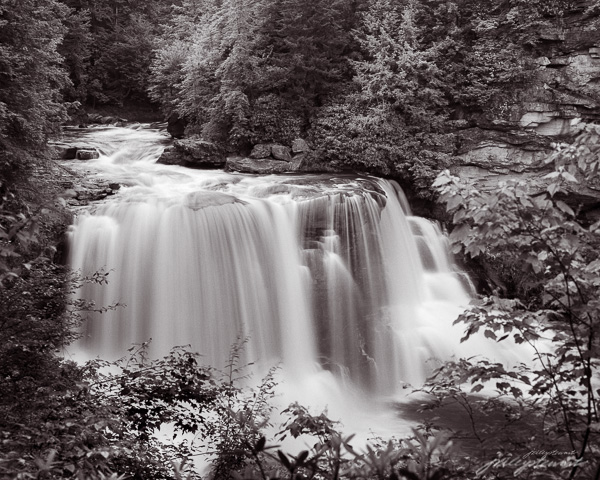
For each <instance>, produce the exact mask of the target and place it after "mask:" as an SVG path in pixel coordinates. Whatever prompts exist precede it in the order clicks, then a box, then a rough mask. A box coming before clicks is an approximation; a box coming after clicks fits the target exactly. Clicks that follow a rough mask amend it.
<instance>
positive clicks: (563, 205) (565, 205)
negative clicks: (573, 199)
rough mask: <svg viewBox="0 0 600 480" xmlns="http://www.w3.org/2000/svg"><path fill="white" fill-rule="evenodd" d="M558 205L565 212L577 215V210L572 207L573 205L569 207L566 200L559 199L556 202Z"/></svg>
mask: <svg viewBox="0 0 600 480" xmlns="http://www.w3.org/2000/svg"><path fill="white" fill-rule="evenodd" d="M556 206H557V207H558V209H559V210H561V211H563V212H565V213H566V214H568V215H571V216H572V217H574V216H575V212H574V211H573V210H572V209H571V207H569V206H568V205H567V204H566V203H565V202H563V201H562V200H558V201H557V202H556Z"/></svg>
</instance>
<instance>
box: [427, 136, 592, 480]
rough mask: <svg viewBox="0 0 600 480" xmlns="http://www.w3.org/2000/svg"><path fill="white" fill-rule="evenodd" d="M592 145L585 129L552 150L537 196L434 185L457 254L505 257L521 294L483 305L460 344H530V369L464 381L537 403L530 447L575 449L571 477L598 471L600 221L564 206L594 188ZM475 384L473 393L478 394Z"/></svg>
mask: <svg viewBox="0 0 600 480" xmlns="http://www.w3.org/2000/svg"><path fill="white" fill-rule="evenodd" d="M598 142H599V140H598V132H597V131H596V130H592V131H589V132H587V133H586V134H585V135H583V136H581V137H580V138H579V139H578V140H577V142H575V143H574V144H573V145H570V146H568V147H562V148H560V149H559V150H558V151H557V153H556V154H555V155H554V156H553V158H552V159H551V161H552V162H553V163H554V166H555V170H554V171H553V172H552V173H549V174H548V175H546V177H545V180H546V182H547V185H546V188H545V190H543V191H538V192H532V191H530V189H529V188H528V185H526V184H525V183H523V182H509V183H506V184H503V185H500V186H499V188H498V189H497V190H495V191H492V192H481V191H478V190H477V189H475V188H474V187H473V186H469V185H464V184H462V183H461V182H460V181H459V180H458V179H456V178H454V177H451V176H450V175H449V174H447V173H444V174H442V175H441V176H440V177H439V178H438V180H437V181H436V183H435V185H436V186H437V187H438V189H439V190H440V193H441V198H442V199H443V200H444V201H445V202H446V204H447V208H448V210H449V212H451V213H452V214H453V222H454V224H455V225H456V226H455V228H454V229H453V231H452V233H451V240H452V241H453V242H454V245H455V249H456V250H457V251H458V250H460V251H464V252H465V253H466V254H468V255H470V256H472V257H478V256H481V255H483V254H485V255H490V256H493V257H502V258H505V259H510V260H509V261H511V262H514V264H515V265H519V266H520V268H521V271H522V288H521V289H520V291H521V292H524V291H527V292H528V293H529V294H528V295H527V296H522V298H517V299H512V300H505V299H501V298H499V297H496V296H493V297H491V298H488V299H484V301H483V302H481V303H480V304H479V305H477V306H474V307H473V308H471V309H470V310H469V311H468V312H466V313H465V314H463V315H462V316H461V317H460V318H459V320H458V321H460V322H464V323H465V324H466V325H467V326H468V329H467V332H466V334H465V339H466V338H468V337H470V336H471V335H473V334H474V333H475V332H477V331H479V330H481V331H483V333H484V335H485V336H486V337H488V338H491V339H493V340H496V341H498V342H500V341H505V340H506V339H507V338H508V337H511V338H512V339H513V340H514V342H515V343H516V344H517V345H519V344H526V345H529V346H530V347H531V348H532V349H533V352H534V357H535V363H534V366H533V368H531V367H530V368H526V367H523V371H521V372H516V371H512V370H504V368H503V367H501V366H500V365H497V364H481V363H480V364H475V365H469V366H468V368H466V373H465V375H464V377H463V380H466V379H469V380H471V381H472V382H485V381H487V380H491V379H497V380H498V382H497V383H496V388H497V390H498V391H499V392H500V393H501V394H507V395H509V396H512V397H513V399H514V400H517V401H518V400H519V399H520V398H521V397H523V396H525V395H526V396H528V397H530V398H532V399H533V400H531V401H535V402H536V403H537V405H538V408H539V405H543V412H544V414H545V421H544V424H543V429H542V433H543V437H541V438H539V439H538V442H540V443H541V444H542V445H545V444H549V445H559V446H566V449H567V450H568V451H573V452H574V455H573V457H572V459H573V462H572V468H571V471H570V473H569V478H576V477H577V478H589V477H590V476H591V475H592V473H591V472H594V471H596V469H598V468H600V466H598V465H596V459H597V458H598V452H599V449H600V445H599V443H598V428H597V425H598V421H599V418H598V408H599V407H600V404H599V401H598V395H599V392H598V391H597V389H596V386H595V385H596V379H595V371H596V369H597V367H598V362H599V359H600V344H599V341H598V337H597V334H596V332H597V331H598V327H599V322H600V317H599V312H600V309H599V308H598V307H599V305H598V300H597V299H598V297H599V293H600V292H599V291H598V288H600V283H599V281H598V278H600V277H599V273H600V270H599V268H600V267H599V265H600V261H599V260H598V251H599V248H600V243H599V242H600V237H599V235H598V232H599V227H600V223H599V222H592V221H589V220H587V219H586V218H585V217H584V216H583V215H582V214H581V212H580V211H579V207H578V206H577V205H574V204H572V205H569V204H567V203H566V201H568V195H569V193H570V192H571V191H572V189H573V188H574V187H575V186H577V187H578V188H581V187H585V186H588V187H594V186H596V185H597V184H598V171H599V167H600V164H599V163H598V156H597V150H598ZM515 380H518V381H521V382H525V385H519V384H515ZM479 385H480V383H477V385H476V386H475V387H474V388H475V391H477V390H478V389H481V388H483V384H481V386H479Z"/></svg>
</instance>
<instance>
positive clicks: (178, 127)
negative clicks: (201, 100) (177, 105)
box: [167, 113, 187, 138]
mask: <svg viewBox="0 0 600 480" xmlns="http://www.w3.org/2000/svg"><path fill="white" fill-rule="evenodd" d="M186 126H187V122H186V121H185V119H184V118H180V117H179V115H178V114H177V113H172V114H171V116H170V117H169V118H168V120H167V132H169V135H171V137H173V138H183V136H184V134H185V127H186Z"/></svg>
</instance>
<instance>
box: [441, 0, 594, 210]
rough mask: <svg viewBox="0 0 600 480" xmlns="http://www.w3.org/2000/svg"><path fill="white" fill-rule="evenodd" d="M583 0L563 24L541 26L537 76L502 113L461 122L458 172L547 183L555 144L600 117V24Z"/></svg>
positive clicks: (484, 183)
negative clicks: (593, 25) (592, 19)
mask: <svg viewBox="0 0 600 480" xmlns="http://www.w3.org/2000/svg"><path fill="white" fill-rule="evenodd" d="M579 3H580V5H579V9H578V10H576V11H573V12H572V13H571V14H570V15H569V16H567V17H565V18H564V22H563V26H562V27H560V28H558V27H556V28H548V29H544V30H541V31H540V32H538V38H539V46H538V56H537V58H535V59H534V60H535V65H536V67H535V68H536V71H535V75H534V81H533V82H532V84H531V86H530V87H529V88H528V89H527V90H526V91H525V92H523V94H522V95H521V98H520V99H519V100H517V101H516V102H515V103H514V104H512V105H507V106H506V110H505V111H504V113H503V116H502V119H498V118H495V119H493V118H475V119H471V120H470V121H466V122H464V123H465V125H462V126H460V125H459V126H457V127H458V128H457V135H456V138H457V145H456V150H455V159H456V160H457V161H456V162H455V163H454V167H453V169H452V170H453V173H455V174H457V175H458V176H460V177H462V178H465V179H470V180H472V181H473V182H475V183H476V184H477V185H478V186H479V187H480V188H483V189H485V188H494V187H495V186H496V185H497V184H498V182H500V181H502V180H506V179H510V178H520V179H526V180H527V181H528V182H529V183H530V184H531V185H532V189H534V190H535V189H537V188H544V183H545V182H543V181H542V177H543V176H544V175H545V174H546V173H548V172H549V171H550V169H551V168H552V167H551V166H549V165H547V164H546V162H545V160H546V159H547V158H548V156H549V154H550V153H551V152H552V151H553V145H552V144H553V143H554V142H564V141H567V142H568V141H571V140H572V139H574V138H575V137H576V136H577V135H578V134H579V133H580V132H582V131H583V130H584V128H585V126H586V124H588V123H595V122H597V121H598V120H600V30H599V29H598V28H590V27H589V24H590V19H589V18H586V17H585V14H584V12H585V9H586V7H587V6H588V4H589V2H579ZM596 20H597V19H596ZM588 193H590V192H588ZM586 195H587V194H586ZM597 198H598V199H600V197H597Z"/></svg>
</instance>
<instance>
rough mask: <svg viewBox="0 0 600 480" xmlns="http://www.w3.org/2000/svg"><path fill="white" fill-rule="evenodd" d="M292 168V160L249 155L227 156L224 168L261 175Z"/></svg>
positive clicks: (290, 170)
mask: <svg viewBox="0 0 600 480" xmlns="http://www.w3.org/2000/svg"><path fill="white" fill-rule="evenodd" d="M292 168H293V164H292V162H286V161H283V160H273V159H258V158H250V157H227V163H226V164H225V170H227V171H229V172H240V173H258V174H261V175H268V174H272V173H286V172H292V171H293V170H292Z"/></svg>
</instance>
